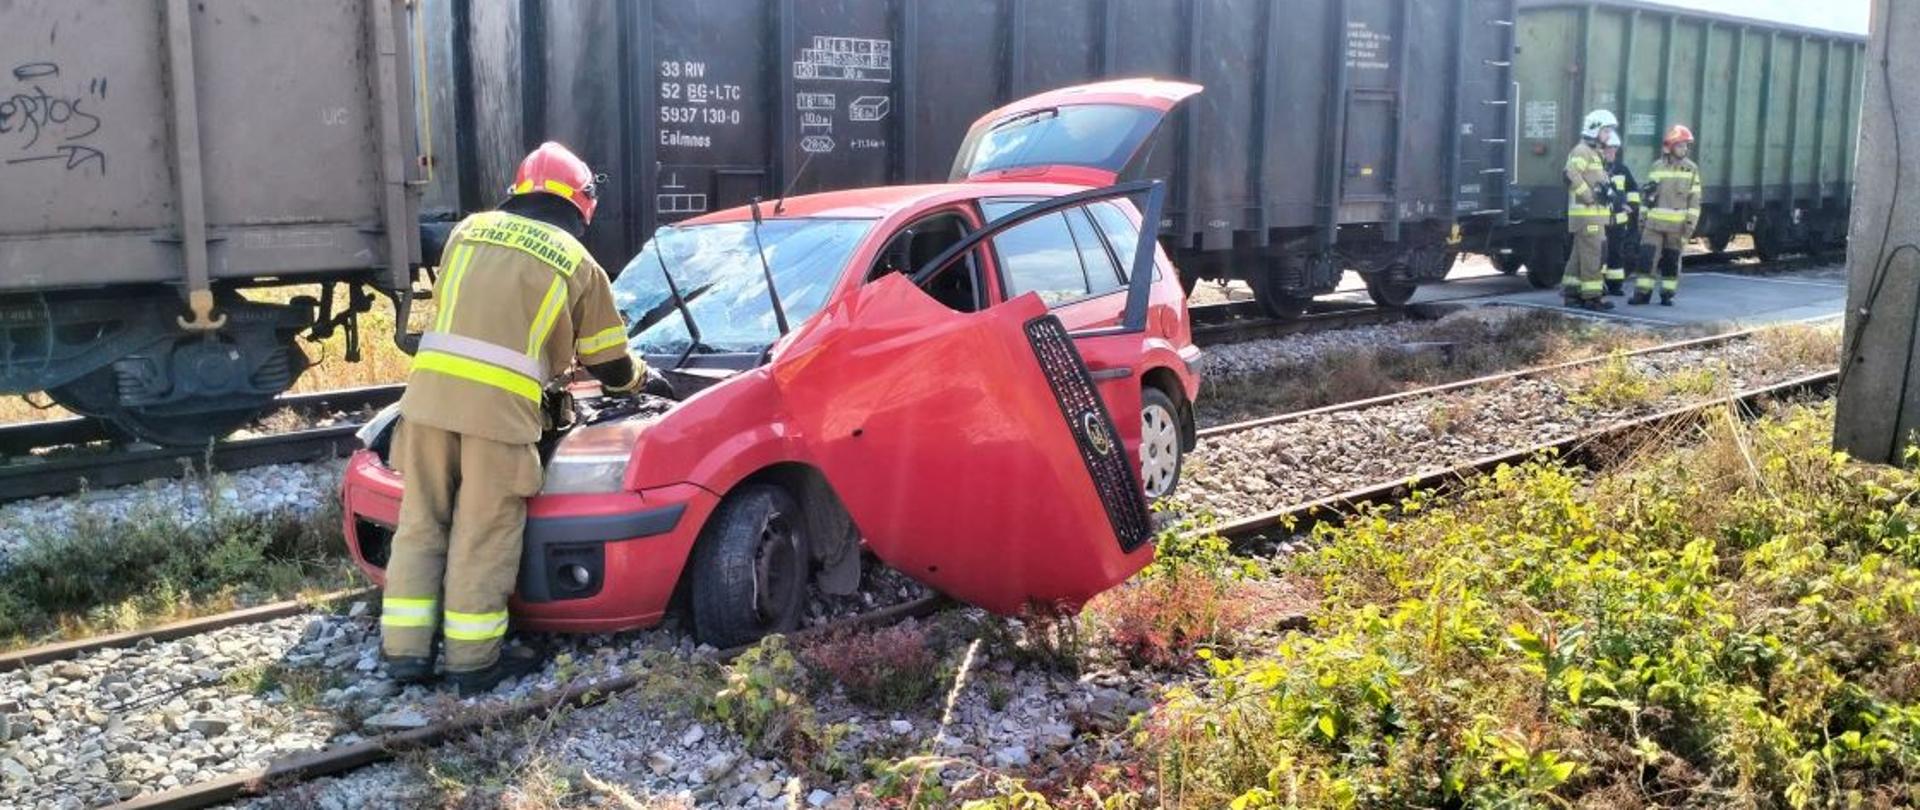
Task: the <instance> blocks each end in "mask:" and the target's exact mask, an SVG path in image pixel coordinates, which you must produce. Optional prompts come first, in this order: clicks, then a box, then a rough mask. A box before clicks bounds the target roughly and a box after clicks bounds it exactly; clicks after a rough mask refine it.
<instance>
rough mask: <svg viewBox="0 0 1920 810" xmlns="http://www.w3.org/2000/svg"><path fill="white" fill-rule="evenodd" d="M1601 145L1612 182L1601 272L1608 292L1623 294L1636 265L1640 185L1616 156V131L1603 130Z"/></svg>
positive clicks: (1638, 251) (1618, 144)
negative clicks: (1609, 213)
mask: <svg viewBox="0 0 1920 810" xmlns="http://www.w3.org/2000/svg"><path fill="white" fill-rule="evenodd" d="M1601 147H1602V148H1601V150H1600V151H1601V155H1602V156H1603V157H1605V158H1606V161H1607V177H1608V179H1609V180H1611V181H1612V183H1613V219H1612V221H1610V222H1608V223H1607V264H1606V270H1605V272H1604V273H1603V274H1602V275H1603V276H1604V277H1605V279H1606V282H1607V294H1608V295H1624V294H1626V285H1627V270H1628V268H1629V267H1632V266H1634V265H1636V264H1637V262H1636V258H1637V257H1638V256H1639V255H1640V234H1639V230H1640V184H1639V183H1636V182H1634V179H1633V171H1632V170H1631V169H1628V168H1627V162H1626V161H1624V160H1621V159H1620V133H1619V132H1617V131H1609V132H1607V135H1606V139H1605V140H1603V141H1601Z"/></svg>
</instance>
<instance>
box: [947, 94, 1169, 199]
mask: <svg viewBox="0 0 1920 810" xmlns="http://www.w3.org/2000/svg"><path fill="white" fill-rule="evenodd" d="M1200 90H1201V87H1200V85H1197V84H1188V83H1186V82H1172V81H1164V80H1161V79H1120V80H1116V81H1108V82H1098V83H1095V84H1083V85H1076V86H1074V87H1066V88H1061V89H1059V90H1049V91H1047V92H1045V93H1041V94H1039V95H1037V96H1029V97H1027V98H1023V99H1021V100H1019V101H1016V102H1013V103H1012V104H1008V105H1007V106H1005V107H1001V108H1000V109H997V110H994V111H993V112H990V113H987V114H986V115H984V116H981V118H980V120H978V121H975V122H974V123H973V126H972V127H971V128H969V129H968V130H967V137H966V139H965V140H963V141H961V142H960V152H959V154H958V155H956V156H955V157H954V161H953V171H952V172H951V176H950V178H949V179H951V180H952V181H953V182H956V183H958V182H963V181H968V180H1002V179H1005V180H1023V181H1055V182H1067V183H1078V184H1081V185H1087V186H1105V185H1110V184H1112V183H1113V182H1114V181H1115V180H1117V179H1119V177H1120V172H1121V170H1123V169H1125V168H1126V166H1127V164H1128V163H1130V162H1132V160H1133V158H1134V156H1135V155H1137V154H1139V152H1140V149H1141V147H1142V146H1144V145H1145V144H1146V143H1147V141H1148V140H1149V139H1150V138H1151V137H1152V136H1153V133H1154V131H1155V130H1157V129H1158V128H1159V126H1160V122H1161V121H1162V120H1163V119H1165V118H1166V117H1167V113H1168V112H1169V111H1171V110H1172V109H1173V107H1174V105H1176V104H1179V103H1180V101H1181V100H1182V99H1185V98H1186V97H1188V96H1191V95H1193V94H1195V93H1198V92H1200Z"/></svg>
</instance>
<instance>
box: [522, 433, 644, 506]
mask: <svg viewBox="0 0 1920 810" xmlns="http://www.w3.org/2000/svg"><path fill="white" fill-rule="evenodd" d="M645 428H646V422H645V421H642V420H638V419H626V420H621V421H617V422H607V423H605V424H599V425H588V426H585V427H578V428H574V429H573V430H572V431H571V432H569V433H568V434H567V435H566V438H563V439H561V440H560V444H559V446H557V447H555V448H554V449H553V458H551V459H549V460H548V461H547V476H546V483H545V484H544V485H542V486H541V487H540V492H541V494H544V495H557V494H579V493H598V492H618V491H620V481H621V480H622V479H623V478H625V477H626V474H627V461H628V460H629V459H631V458H632V457H633V445H634V443H635V442H637V441H639V440H640V432H641V431H642V430H644V429H645Z"/></svg>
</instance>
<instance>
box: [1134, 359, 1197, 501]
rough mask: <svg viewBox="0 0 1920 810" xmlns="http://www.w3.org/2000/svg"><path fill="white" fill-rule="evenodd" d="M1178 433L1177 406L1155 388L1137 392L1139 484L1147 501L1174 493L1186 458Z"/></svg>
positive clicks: (1183, 445)
mask: <svg viewBox="0 0 1920 810" xmlns="http://www.w3.org/2000/svg"><path fill="white" fill-rule="evenodd" d="M1185 455H1186V444H1185V443H1184V442H1183V441H1181V436H1180V406H1179V405H1177V404H1175V403H1174V401H1173V397H1170V396H1168V395H1167V392H1165V391H1162V390H1160V389H1158V388H1153V387H1147V388H1143V389H1141V391H1140V484H1141V487H1142V488H1143V489H1144V490H1146V493H1147V500H1149V501H1154V500H1159V499H1161V498H1164V497H1166V496H1168V495H1171V494H1173V490H1174V489H1175V488H1176V487H1178V486H1180V465H1181V464H1182V463H1183V462H1185V461H1186V458H1185Z"/></svg>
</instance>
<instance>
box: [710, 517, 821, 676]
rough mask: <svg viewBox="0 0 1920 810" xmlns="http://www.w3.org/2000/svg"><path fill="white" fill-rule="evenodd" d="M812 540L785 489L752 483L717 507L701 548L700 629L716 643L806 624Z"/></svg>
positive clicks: (745, 640) (730, 643)
mask: <svg viewBox="0 0 1920 810" xmlns="http://www.w3.org/2000/svg"><path fill="white" fill-rule="evenodd" d="M810 554H811V548H810V545H809V538H808V537H807V534H806V521H805V520H803V519H802V515H801V514H800V505H799V503H798V502H796V501H795V500H794V499H793V496H792V495H791V494H789V493H788V492H787V491H786V490H785V489H783V488H781V487H777V486H773V485H770V484H748V485H746V486H743V487H740V488H739V489H736V490H734V491H733V492H731V493H729V494H728V495H727V497H726V499H725V500H722V501H721V502H720V506H719V507H718V508H716V509H715V510H714V513H713V518H712V520H710V521H708V522H707V526H706V528H705V529H704V530H703V531H702V532H701V536H700V541H699V542H698V543H697V544H696V546H695V548H694V551H693V559H692V560H691V562H692V564H693V572H692V580H693V581H692V583H691V587H692V597H693V629H694V634H695V635H696V636H698V637H699V639H700V640H701V641H703V642H706V643H708V644H712V645H713V646H715V647H721V648H726V647H733V646H737V645H741V644H749V643H752V642H754V641H756V640H758V639H759V638H760V637H761V636H764V635H767V634H768V633H785V632H790V631H792V630H794V629H795V628H797V627H799V626H800V616H801V612H802V611H803V610H805V608H806V597H807V571H808V560H809V558H810Z"/></svg>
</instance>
